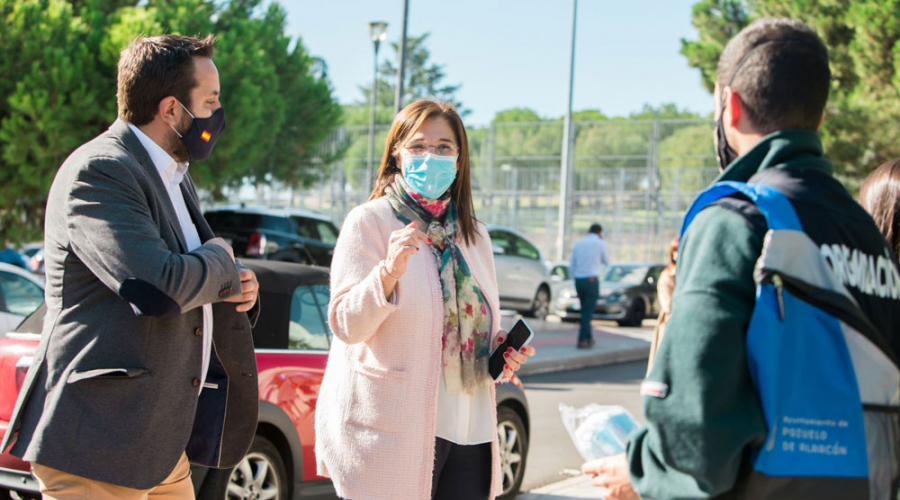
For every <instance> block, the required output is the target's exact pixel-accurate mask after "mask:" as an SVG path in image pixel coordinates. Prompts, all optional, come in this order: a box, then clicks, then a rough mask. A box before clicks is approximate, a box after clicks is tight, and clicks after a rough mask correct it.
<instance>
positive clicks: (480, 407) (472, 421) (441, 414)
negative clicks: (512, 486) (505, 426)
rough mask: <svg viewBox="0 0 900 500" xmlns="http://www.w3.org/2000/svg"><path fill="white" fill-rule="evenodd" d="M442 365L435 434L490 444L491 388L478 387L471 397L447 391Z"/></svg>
mask: <svg viewBox="0 0 900 500" xmlns="http://www.w3.org/2000/svg"><path fill="white" fill-rule="evenodd" d="M487 311H488V314H487V324H489V325H490V324H491V309H490V308H488V309H487ZM443 366H444V364H443V363H441V377H440V379H441V380H440V383H439V384H438V398H437V400H438V404H437V427H436V428H435V435H436V436H437V437H439V438H441V439H446V440H447V441H450V442H451V443H455V444H458V445H463V446H468V445H475V444H484V443H490V442H491V441H493V440H494V435H495V434H496V432H497V428H496V427H494V423H493V420H494V408H493V406H494V405H493V404H492V403H491V388H490V387H480V388H478V389H475V391H474V392H472V394H468V393H466V392H449V391H448V390H447V383H446V382H445V381H444V368H443Z"/></svg>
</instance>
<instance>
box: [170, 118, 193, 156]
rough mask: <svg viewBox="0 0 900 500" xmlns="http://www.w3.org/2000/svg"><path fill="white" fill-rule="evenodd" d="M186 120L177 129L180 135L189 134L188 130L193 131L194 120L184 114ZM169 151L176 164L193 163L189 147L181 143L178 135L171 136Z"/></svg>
mask: <svg viewBox="0 0 900 500" xmlns="http://www.w3.org/2000/svg"><path fill="white" fill-rule="evenodd" d="M184 118H185V119H182V120H181V123H180V124H179V126H178V127H176V130H178V133H179V134H181V135H185V134H187V133H188V130H190V129H191V121H192V120H193V118H191V117H190V116H188V114H187V113H185V114H184ZM185 122H187V123H185ZM168 149H169V151H171V152H172V158H174V159H175V161H176V162H178V163H187V162H189V161H191V154H190V153H189V152H188V150H187V146H185V145H184V142H182V141H181V138H180V137H178V135H177V134H171V135H170V136H169V147H168Z"/></svg>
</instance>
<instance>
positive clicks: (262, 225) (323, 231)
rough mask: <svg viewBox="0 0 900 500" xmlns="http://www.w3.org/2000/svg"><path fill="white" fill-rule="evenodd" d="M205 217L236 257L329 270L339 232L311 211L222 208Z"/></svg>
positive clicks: (213, 210)
mask: <svg viewBox="0 0 900 500" xmlns="http://www.w3.org/2000/svg"><path fill="white" fill-rule="evenodd" d="M203 216H204V217H205V218H206V221H207V222H208V223H209V225H210V227H211V228H212V230H213V232H214V233H215V234H216V235H217V236H220V237H222V238H225V240H226V241H228V242H229V243H230V244H231V246H232V247H233V248H234V255H235V257H244V258H253V259H267V260H279V261H284V262H295V263H297V264H308V265H316V266H325V267H329V266H330V265H331V256H332V254H333V253H334V244H335V243H336V242H337V237H338V228H337V226H335V225H334V222H332V221H331V219H329V218H328V217H326V216H324V215H322V214H320V213H317V212H313V211H311V210H301V209H287V208H263V207H221V208H215V209H210V210H207V211H206V212H205V213H204V214H203Z"/></svg>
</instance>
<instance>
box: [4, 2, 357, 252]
mask: <svg viewBox="0 0 900 500" xmlns="http://www.w3.org/2000/svg"><path fill="white" fill-rule="evenodd" d="M260 4H261V0H235V1H232V2H230V3H227V4H223V5H222V6H219V3H217V2H214V1H212V0H147V1H140V0H130V1H126V0H77V1H68V2H67V1H63V0H0V18H2V19H3V23H4V25H3V29H2V30H0V54H2V57H0V75H3V77H2V78H0V245H5V244H9V243H19V242H22V241H28V240H33V239H37V238H40V237H41V234H42V229H43V228H42V226H43V214H44V207H45V203H46V199H47V191H48V189H49V187H50V184H51V182H52V180H53V177H54V175H55V173H56V170H57V169H58V168H59V166H60V165H61V164H62V162H63V161H64V160H65V158H66V157H67V156H68V155H69V154H70V153H71V152H72V151H73V150H74V149H75V148H77V147H78V146H79V145H80V144H82V143H84V142H85V141H87V140H89V139H90V138H92V137H94V136H95V135H97V134H99V133H100V132H102V131H103V130H105V129H106V128H107V127H108V126H109V124H110V123H112V122H113V120H115V117H116V103H115V95H116V64H117V62H118V58H119V53H120V51H121V50H122V49H123V48H124V47H125V46H127V45H128V44H129V43H130V42H131V41H132V40H133V39H135V38H136V37H138V36H142V35H153V34H160V33H174V34H186V35H192V36H194V35H199V36H205V35H206V34H209V33H215V34H216V35H217V37H218V39H219V42H218V43H217V46H216V63H217V66H218V68H219V72H220V80H221V84H222V102H223V105H224V107H225V108H226V113H227V115H228V123H229V128H228V132H226V134H225V136H224V138H223V140H222V141H220V143H219V145H218V146H217V148H216V150H215V152H214V153H213V155H212V157H211V159H210V160H209V161H208V162H198V163H196V164H194V165H192V166H191V173H192V175H193V176H194V177H195V179H196V180H197V183H198V185H199V186H200V187H202V188H206V189H208V190H210V191H211V192H212V193H213V194H214V195H216V194H218V193H219V192H220V190H221V189H222V188H223V187H225V186H228V185H235V184H238V183H240V182H241V181H242V180H243V179H246V178H249V179H251V180H262V179H276V180H283V181H286V182H289V183H292V184H302V183H304V182H308V181H309V180H311V179H313V178H317V177H319V176H320V172H318V168H319V167H317V166H316V165H315V163H314V162H313V159H314V157H316V156H317V154H318V151H317V146H318V145H319V144H320V143H321V141H322V140H323V139H324V138H325V137H326V136H327V135H328V134H329V133H331V131H332V130H333V129H334V127H335V125H336V124H337V123H338V121H339V119H340V112H341V109H340V106H338V105H337V103H336V102H335V101H334V99H333V97H332V90H331V87H330V85H329V83H328V82H327V80H325V79H324V77H323V76H322V74H321V72H317V71H315V70H314V69H313V67H314V66H316V64H317V63H316V61H315V60H314V59H313V58H312V57H310V56H309V55H308V54H307V53H306V50H305V49H304V48H303V45H302V44H301V43H300V42H299V41H293V40H291V39H290V38H289V37H287V36H286V35H285V34H284V28H285V13H284V10H283V9H282V8H281V7H280V6H279V5H278V4H275V3H271V4H268V7H267V8H265V9H264V10H263V9H261V8H260Z"/></svg>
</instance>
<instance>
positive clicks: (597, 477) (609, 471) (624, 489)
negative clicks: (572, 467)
mask: <svg viewBox="0 0 900 500" xmlns="http://www.w3.org/2000/svg"><path fill="white" fill-rule="evenodd" d="M581 473H582V474H587V475H589V476H592V477H593V478H594V479H593V480H592V481H591V483H592V484H593V485H594V486H600V487H603V488H606V495H604V497H603V498H604V500H640V497H639V496H638V494H637V493H636V492H635V491H634V488H632V486H631V478H630V476H629V475H628V462H627V460H626V458H625V454H624V453H621V454H619V455H613V456H611V457H605V458H598V459H596V460H591V461H590V462H585V463H584V464H583V465H582V466H581Z"/></svg>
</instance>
